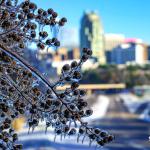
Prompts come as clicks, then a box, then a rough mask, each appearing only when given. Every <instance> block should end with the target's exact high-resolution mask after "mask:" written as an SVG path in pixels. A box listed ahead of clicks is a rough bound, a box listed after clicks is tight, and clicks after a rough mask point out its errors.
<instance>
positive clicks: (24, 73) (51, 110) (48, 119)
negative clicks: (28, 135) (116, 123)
mask: <svg viewBox="0 0 150 150" xmlns="http://www.w3.org/2000/svg"><path fill="white" fill-rule="evenodd" d="M57 16H58V14H57V13H56V12H55V11H54V10H53V9H51V8H50V9H48V10H43V9H41V8H39V9H37V6H36V4H34V3H32V2H30V1H29V0H26V1H23V2H20V3H19V2H18V0H0V148H1V149H3V150H5V149H6V150H7V149H10V150H20V149H22V145H21V144H16V141H17V140H18V136H17V134H16V133H15V131H14V129H13V127H12V125H11V123H12V121H13V120H14V119H15V118H18V117H19V116H20V115H23V116H25V117H26V118H27V123H28V125H29V131H30V130H34V128H35V127H36V126H38V123H39V121H45V127H46V128H45V131H46V130H47V128H48V127H50V126H51V127H53V128H54V131H55V135H60V136H63V137H64V136H66V135H69V136H71V135H75V134H77V141H78V140H79V138H82V140H83V141H84V138H85V137H88V138H89V143H90V144H91V143H92V142H94V143H95V144H96V145H97V147H101V146H103V145H104V144H105V143H109V142H111V141H112V140H113V139H114V137H113V136H112V135H110V134H109V133H107V132H104V131H102V130H100V129H94V128H92V127H89V126H88V123H87V122H84V121H82V118H83V117H88V116H90V115H91V114H92V110H91V109H89V107H88V104H87V102H86V101H85V100H84V99H83V96H84V95H85V94H86V92H85V90H79V89H78V86H79V81H80V79H81V77H82V75H81V66H82V64H83V63H84V62H85V61H86V60H87V59H88V58H89V57H90V56H91V55H92V51H91V50H90V49H88V48H84V49H83V55H82V58H81V60H80V61H79V62H76V61H73V62H72V63H71V65H68V64H66V65H64V66H63V68H62V74H61V76H60V78H59V80H58V81H57V82H55V83H49V81H48V80H47V79H45V77H44V76H42V75H41V74H40V73H39V72H38V71H37V70H36V69H34V68H33V67H32V66H30V65H29V63H27V62H26V61H25V60H24V59H23V57H22V55H23V54H24V53H26V52H25V47H27V46H28V44H29V43H32V42H35V43H36V44H37V48H38V49H41V50H42V49H45V48H49V47H56V48H57V47H58V46H60V42H59V41H58V40H57V38H56V37H53V35H54V34H53V33H54V32H57V31H58V30H59V28H60V27H61V26H63V25H64V24H65V23H66V22H67V19H66V18H61V19H60V20H58V19H57ZM48 29H49V30H50V33H51V34H48V32H47V30H48ZM65 84H69V85H70V88H67V89H66V90H65V91H63V92H60V91H57V90H56V89H57V87H58V86H63V85H65ZM72 122H73V123H74V127H72V126H70V125H71V123H72Z"/></svg>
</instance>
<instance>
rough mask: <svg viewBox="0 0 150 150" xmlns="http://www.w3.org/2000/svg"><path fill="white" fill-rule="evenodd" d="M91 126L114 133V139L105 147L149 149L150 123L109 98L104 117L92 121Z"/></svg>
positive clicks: (113, 148)
mask: <svg viewBox="0 0 150 150" xmlns="http://www.w3.org/2000/svg"><path fill="white" fill-rule="evenodd" d="M93 126H96V127H101V128H102V129H104V130H106V131H110V132H111V133H112V134H114V135H115V141H114V142H113V143H112V144H109V145H108V146H106V147H105V148H108V149H110V150H149V149H150V141H149V135H150V123H148V122H145V121H143V120H140V119H138V116H137V115H133V114H130V113H129V112H128V109H127V108H126V107H125V105H124V104H123V103H122V102H121V101H118V100H117V99H116V97H111V98H110V104H109V107H108V111H107V114H106V117H105V118H103V119H100V120H97V121H94V122H93Z"/></svg>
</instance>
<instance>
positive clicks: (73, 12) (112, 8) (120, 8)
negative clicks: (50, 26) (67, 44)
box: [35, 0, 150, 44]
mask: <svg viewBox="0 0 150 150" xmlns="http://www.w3.org/2000/svg"><path fill="white" fill-rule="evenodd" d="M44 1H45V2H44ZM35 2H36V3H37V5H38V7H44V8H45V9H47V8H48V7H52V8H54V10H55V11H57V12H58V13H59V15H60V17H62V16H65V17H67V19H68V23H67V25H66V28H74V29H76V30H77V31H79V29H80V21H81V17H82V15H83V12H84V11H86V10H89V11H91V10H97V11H98V12H99V15H100V18H101V21H102V24H103V28H104V32H105V33H116V34H124V35H125V36H126V37H131V38H141V39H143V41H144V42H146V43H148V44H150V31H149V30H148V27H149V26H150V21H149V20H148V16H149V15H150V12H149V11H148V7H149V4H150V1H148V0H145V1H144V2H143V1H142V0H139V1H138V2H137V1H136V0H132V1H130V0H126V1H123V0H121V1H117V2H116V1H115V0H100V1H98V2H97V0H86V1H85V0H82V1H80V0H76V1H69V0H64V1H62V0H61V1H60V0H55V1H54V0H51V1H46V0H43V1H40V0H35ZM68 12H69V13H68ZM73 38H75V39H74V40H77V41H79V39H76V38H78V35H77V34H76V37H73Z"/></svg>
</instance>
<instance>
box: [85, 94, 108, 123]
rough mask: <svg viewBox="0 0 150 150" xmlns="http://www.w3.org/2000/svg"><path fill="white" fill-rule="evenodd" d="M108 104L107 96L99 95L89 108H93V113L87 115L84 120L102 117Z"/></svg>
mask: <svg viewBox="0 0 150 150" xmlns="http://www.w3.org/2000/svg"><path fill="white" fill-rule="evenodd" d="M108 105H109V98H108V97H107V96H105V95H99V96H98V98H97V102H96V103H95V104H93V106H92V107H91V109H92V110H93V115H92V116H90V117H88V118H87V119H86V120H88V121H93V120H95V119H100V118H103V117H104V116H105V114H106V112H107V109H108Z"/></svg>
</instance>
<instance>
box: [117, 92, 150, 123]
mask: <svg viewBox="0 0 150 150" xmlns="http://www.w3.org/2000/svg"><path fill="white" fill-rule="evenodd" d="M119 99H121V100H122V101H123V102H124V104H125V105H126V107H127V108H128V110H129V111H130V112H131V113H136V112H137V111H138V109H140V106H142V105H144V103H145V104H146V103H147V106H146V108H145V109H143V110H141V114H140V115H139V118H140V119H143V120H146V121H150V98H149V97H147V96H144V97H137V96H136V95H134V94H131V93H128V94H120V95H119Z"/></svg>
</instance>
